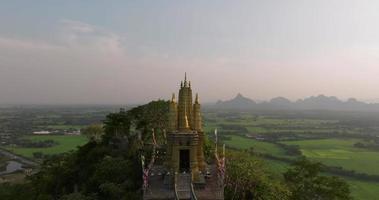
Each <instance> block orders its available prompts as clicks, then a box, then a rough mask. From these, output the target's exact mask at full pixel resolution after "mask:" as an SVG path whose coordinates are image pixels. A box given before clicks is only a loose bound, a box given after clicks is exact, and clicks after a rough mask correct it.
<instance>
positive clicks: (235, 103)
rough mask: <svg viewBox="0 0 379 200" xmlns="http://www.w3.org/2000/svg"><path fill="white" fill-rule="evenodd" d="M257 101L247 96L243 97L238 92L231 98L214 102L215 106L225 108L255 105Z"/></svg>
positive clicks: (242, 107) (241, 107)
mask: <svg viewBox="0 0 379 200" xmlns="http://www.w3.org/2000/svg"><path fill="white" fill-rule="evenodd" d="M256 104H257V103H256V102H255V101H253V100H251V99H249V98H246V97H244V96H243V95H242V94H240V93H238V94H237V96H236V97H234V98H233V99H231V100H227V101H221V100H219V101H218V102H217V103H216V107H219V106H221V107H223V108H227V109H245V108H251V107H253V106H255V105H256Z"/></svg>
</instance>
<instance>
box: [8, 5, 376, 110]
mask: <svg viewBox="0 0 379 200" xmlns="http://www.w3.org/2000/svg"><path fill="white" fill-rule="evenodd" d="M185 71H186V72H187V73H188V76H189V78H190V79H191V80H192V86H193V89H194V92H199V94H200V98H201V100H202V101H203V102H204V101H206V102H210V101H216V100H217V99H230V98H232V97H233V96H235V95H236V93H238V92H241V93H242V94H244V95H245V96H247V97H250V98H253V99H270V98H272V97H276V96H285V97H288V98H290V99H298V98H304V97H308V96H312V95H318V94H325V95H334V96H338V97H340V98H342V99H344V98H348V97H356V98H358V99H375V98H379V93H378V92H379V89H378V88H379V1H378V0H371V1H369V0H297V1H296V0H260V1H254V0H246V1H240V0H232V1H231V0H217V1H216V0H215V1H212V0H206V1H204V0H198V1H195V0H191V1H177V0H171V1H161V0H149V1H144V0H138V1H132V0H130V1H126V0H120V1H103V0H98V1H96V0H92V1H84V0H83V1H76V0H72V1H69V0H67V1H50V0H45V1H40V0H33V1H25V0H23V1H18V0H9V1H7V0H2V1H1V2H0V103H38V104H44V103H50V104H51V103H53V104H55V103H57V104H72V103H75V104H76V103H78V104H82V103H136V102H147V101H149V100H152V99H157V98H164V99H168V98H169V97H170V95H171V93H172V92H177V90H178V86H179V82H180V80H181V79H183V76H184V72H185Z"/></svg>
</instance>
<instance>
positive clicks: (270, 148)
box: [224, 135, 285, 156]
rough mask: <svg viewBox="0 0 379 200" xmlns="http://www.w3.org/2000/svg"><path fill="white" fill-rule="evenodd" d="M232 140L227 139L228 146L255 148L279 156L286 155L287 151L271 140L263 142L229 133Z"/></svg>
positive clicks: (259, 151) (260, 151) (257, 150)
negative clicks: (270, 141)
mask: <svg viewBox="0 0 379 200" xmlns="http://www.w3.org/2000/svg"><path fill="white" fill-rule="evenodd" d="M228 137H230V140H225V141H224V142H225V144H226V145H227V146H228V147H232V148H237V149H250V148H253V149H254V151H256V152H258V153H264V154H272V155H278V156H285V151H284V150H283V149H281V148H280V147H278V146H277V145H275V144H272V143H269V142H263V141H258V140H253V139H248V138H245V137H242V136H236V135H230V136H229V135H228Z"/></svg>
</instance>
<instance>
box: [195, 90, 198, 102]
mask: <svg viewBox="0 0 379 200" xmlns="http://www.w3.org/2000/svg"><path fill="white" fill-rule="evenodd" d="M195 103H196V104H198V103H199V95H198V94H197V93H196V98H195Z"/></svg>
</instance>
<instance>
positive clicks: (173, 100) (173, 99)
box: [171, 93, 176, 102]
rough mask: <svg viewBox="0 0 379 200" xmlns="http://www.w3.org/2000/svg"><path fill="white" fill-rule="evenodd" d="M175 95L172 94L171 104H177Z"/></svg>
mask: <svg viewBox="0 0 379 200" xmlns="http://www.w3.org/2000/svg"><path fill="white" fill-rule="evenodd" d="M175 101H176V100H175V93H172V97H171V102H175Z"/></svg>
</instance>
